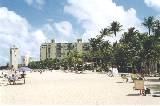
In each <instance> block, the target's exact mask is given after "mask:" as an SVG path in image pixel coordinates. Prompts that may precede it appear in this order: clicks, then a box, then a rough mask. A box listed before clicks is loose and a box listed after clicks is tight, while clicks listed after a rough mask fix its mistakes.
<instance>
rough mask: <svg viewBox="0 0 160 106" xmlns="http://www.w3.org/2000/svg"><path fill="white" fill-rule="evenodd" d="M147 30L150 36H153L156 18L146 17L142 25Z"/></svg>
mask: <svg viewBox="0 0 160 106" xmlns="http://www.w3.org/2000/svg"><path fill="white" fill-rule="evenodd" d="M142 24H143V25H144V26H145V27H146V28H148V34H149V35H150V34H151V29H152V28H153V25H154V17H153V16H150V17H145V18H144V22H143V23H142Z"/></svg>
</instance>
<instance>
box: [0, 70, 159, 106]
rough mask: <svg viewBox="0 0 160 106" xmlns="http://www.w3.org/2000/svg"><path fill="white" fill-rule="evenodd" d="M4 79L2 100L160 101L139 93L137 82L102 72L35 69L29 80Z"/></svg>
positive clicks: (48, 102) (63, 102)
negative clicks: (39, 70)
mask: <svg viewBox="0 0 160 106" xmlns="http://www.w3.org/2000/svg"><path fill="white" fill-rule="evenodd" d="M0 82H1V85H0V104H7V105H10V104H14V105H19V104H29V105H40V104H42V105H81V104H85V105H115V104H116V105H160V98H158V97H152V96H149V95H147V96H140V95H138V93H139V91H136V90H133V86H134V84H133V83H125V82H124V81H123V80H122V79H121V77H107V76H106V75H105V74H99V73H91V72H89V73H84V74H75V73H65V72H62V71H52V72H44V73H42V74H40V73H38V72H32V73H28V74H27V78H26V84H23V80H21V81H17V84H16V85H6V84H5V83H4V82H5V81H2V79H1V80H0ZM146 83H150V82H146ZM158 83H159V82H158ZM159 84H160V83H159Z"/></svg>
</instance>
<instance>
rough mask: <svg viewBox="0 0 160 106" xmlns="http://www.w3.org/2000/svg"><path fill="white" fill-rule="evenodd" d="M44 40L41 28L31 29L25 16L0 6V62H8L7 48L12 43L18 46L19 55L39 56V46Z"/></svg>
mask: <svg viewBox="0 0 160 106" xmlns="http://www.w3.org/2000/svg"><path fill="white" fill-rule="evenodd" d="M45 40H46V37H45V35H44V33H43V31H42V30H40V29H35V30H33V27H32V26H31V25H30V24H29V23H28V21H27V20H26V19H25V18H23V17H21V16H19V15H18V14H16V13H15V12H14V11H9V10H8V9H7V8H6V7H0V42H1V45H0V49H1V52H0V56H1V57H0V64H6V62H9V48H10V47H11V46H12V45H14V44H15V45H16V46H17V47H18V48H19V54H20V55H26V54H30V55H31V56H33V57H35V58H39V47H40V44H41V43H43V42H44V41H45ZM2 56H3V57H2ZM7 59H8V60H7Z"/></svg>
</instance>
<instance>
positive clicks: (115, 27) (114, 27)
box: [110, 21, 122, 36]
mask: <svg viewBox="0 0 160 106" xmlns="http://www.w3.org/2000/svg"><path fill="white" fill-rule="evenodd" d="M121 27H122V25H121V24H120V23H119V22H117V21H113V22H112V23H111V27H110V31H113V33H114V35H115V36H116V35H117V32H119V31H121V30H122V29H121Z"/></svg>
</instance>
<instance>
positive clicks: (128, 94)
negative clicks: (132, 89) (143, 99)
mask: <svg viewBox="0 0 160 106" xmlns="http://www.w3.org/2000/svg"><path fill="white" fill-rule="evenodd" d="M127 96H140V94H128V95H127Z"/></svg>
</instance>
